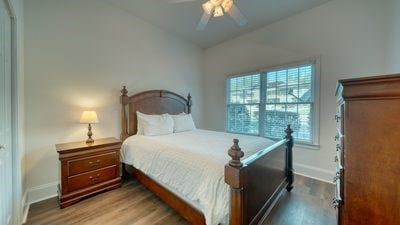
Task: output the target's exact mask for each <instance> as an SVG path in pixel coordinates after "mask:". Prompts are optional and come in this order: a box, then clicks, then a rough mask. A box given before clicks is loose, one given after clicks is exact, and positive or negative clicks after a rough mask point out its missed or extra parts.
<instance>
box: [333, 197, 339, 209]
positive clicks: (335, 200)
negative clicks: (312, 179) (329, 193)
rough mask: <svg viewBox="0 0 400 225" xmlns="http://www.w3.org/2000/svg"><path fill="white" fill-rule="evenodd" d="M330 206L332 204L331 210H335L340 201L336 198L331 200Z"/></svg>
mask: <svg viewBox="0 0 400 225" xmlns="http://www.w3.org/2000/svg"><path fill="white" fill-rule="evenodd" d="M332 204H333V208H335V209H337V208H339V204H340V200H339V199H337V198H333V201H332Z"/></svg>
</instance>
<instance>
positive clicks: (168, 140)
mask: <svg viewBox="0 0 400 225" xmlns="http://www.w3.org/2000/svg"><path fill="white" fill-rule="evenodd" d="M233 138H238V139H239V140H240V142H239V145H240V147H241V148H242V151H244V153H245V155H244V158H246V157H248V156H250V155H252V154H253V153H256V152H257V151H259V150H262V149H265V148H267V147H268V146H270V145H272V144H274V141H272V140H269V139H266V138H262V137H257V136H247V135H238V134H230V133H223V132H215V131H208V130H200V129H197V130H193V131H186V132H180V133H173V134H168V135H160V136H144V135H134V136H131V137H129V138H127V139H126V140H125V141H124V143H123V145H122V150H121V158H122V162H124V163H125V164H128V165H132V166H134V167H135V168H137V169H139V170H140V171H142V172H143V173H145V174H146V175H147V176H149V177H150V178H152V179H153V180H155V181H157V182H158V183H159V184H161V185H163V186H164V187H165V188H167V189H169V190H170V191H172V192H173V193H175V194H176V195H177V196H179V197H180V198H182V199H183V200H185V201H187V202H188V203H189V204H191V205H192V206H193V207H195V208H196V209H198V210H199V211H201V212H202V213H203V214H204V217H205V219H206V224H207V225H217V224H219V223H221V224H228V221H227V220H228V214H229V186H228V185H227V184H226V183H225V181H224V166H225V164H226V163H228V162H229V160H230V159H231V158H230V157H229V155H228V153H227V152H228V150H229V148H230V147H231V146H232V144H233V142H232V139H233Z"/></svg>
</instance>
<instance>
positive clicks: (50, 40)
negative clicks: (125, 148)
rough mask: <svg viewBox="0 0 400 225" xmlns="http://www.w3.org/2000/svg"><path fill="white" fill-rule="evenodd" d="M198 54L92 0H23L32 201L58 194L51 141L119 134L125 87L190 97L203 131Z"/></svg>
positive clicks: (28, 180) (189, 46)
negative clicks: (91, 117) (90, 118)
mask: <svg viewBox="0 0 400 225" xmlns="http://www.w3.org/2000/svg"><path fill="white" fill-rule="evenodd" d="M202 56H203V50H202V49H200V48H198V47H196V46H194V45H192V44H190V43H188V42H186V41H183V40H181V39H179V38H176V37H174V36H171V35H169V34H167V33H165V32H164V31H163V30H161V29H159V28H156V27H154V26H152V25H150V24H148V23H146V22H144V21H142V20H140V19H138V18H136V17H133V16H131V15H130V14H128V13H126V12H125V11H123V10H121V9H118V8H116V7H114V6H112V5H109V4H107V3H104V2H101V1H97V0H68V1H65V0H29V1H25V103H26V104H25V115H26V123H25V126H26V133H25V137H26V145H25V146H26V159H25V165H26V175H25V179H26V183H27V188H28V191H29V197H28V198H29V202H34V201H37V200H39V199H41V198H45V197H48V196H51V195H55V194H56V184H57V183H58V173H59V168H58V158H57V153H56V150H55V147H54V145H55V144H56V143H62V142H69V141H80V140H85V139H86V138H87V137H86V132H87V125H84V124H79V123H78V121H79V117H80V114H81V113H82V111H83V110H85V109H94V110H96V111H97V113H98V116H99V119H100V123H99V124H95V125H94V126H93V132H94V138H95V139H96V138H102V137H108V136H113V137H119V134H120V105H119V96H120V92H119V91H120V89H121V88H122V85H126V86H127V88H128V90H129V91H130V93H131V94H132V93H137V92H140V91H144V90H148V89H167V90H172V91H175V92H177V93H179V94H181V95H184V96H186V95H187V93H188V92H191V94H192V96H193V103H194V106H193V114H194V115H193V116H194V118H195V122H197V124H198V125H199V126H200V127H201V124H202V118H201V116H200V115H201V111H202V103H203V100H202V94H203V93H202V82H203V79H202V74H203V71H202V70H203V58H202Z"/></svg>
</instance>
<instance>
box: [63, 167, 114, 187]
mask: <svg viewBox="0 0 400 225" xmlns="http://www.w3.org/2000/svg"><path fill="white" fill-rule="evenodd" d="M118 171H119V168H118V167H117V166H111V167H107V168H104V169H99V170H96V171H93V172H88V173H84V174H81V175H75V176H72V177H69V178H68V186H69V191H75V190H78V189H81V188H85V187H89V186H91V185H94V184H98V183H101V182H104V181H108V180H110V179H113V178H115V177H117V176H118V174H117V172H118Z"/></svg>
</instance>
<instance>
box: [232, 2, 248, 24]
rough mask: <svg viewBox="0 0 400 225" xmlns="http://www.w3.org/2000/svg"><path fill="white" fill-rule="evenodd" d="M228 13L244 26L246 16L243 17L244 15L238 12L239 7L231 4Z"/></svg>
mask: <svg viewBox="0 0 400 225" xmlns="http://www.w3.org/2000/svg"><path fill="white" fill-rule="evenodd" d="M228 14H229V15H230V16H231V17H232V19H233V20H235V22H236V23H237V24H238V25H239V26H241V27H243V26H245V25H246V24H247V22H248V21H247V19H246V17H244V15H243V14H242V13H241V12H240V10H239V8H238V7H237V6H236V5H235V4H233V5H232V8H231V9H230V10H229V11H228Z"/></svg>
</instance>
